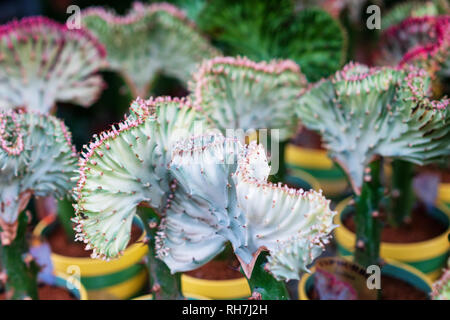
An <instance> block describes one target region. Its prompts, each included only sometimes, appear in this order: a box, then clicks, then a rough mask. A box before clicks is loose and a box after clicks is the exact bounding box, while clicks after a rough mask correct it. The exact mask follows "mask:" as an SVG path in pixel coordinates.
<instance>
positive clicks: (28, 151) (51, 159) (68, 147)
mask: <svg viewBox="0 0 450 320" xmlns="http://www.w3.org/2000/svg"><path fill="white" fill-rule="evenodd" d="M70 139H71V138H70V133H69V132H68V130H67V129H66V127H65V126H64V123H63V122H61V121H60V120H58V119H56V118H55V117H53V116H44V115H39V114H37V113H33V112H26V113H24V112H15V111H3V112H2V113H1V114H0V140H1V149H0V164H1V165H0V168H1V169H0V171H1V178H0V180H1V183H0V194H1V212H0V221H1V225H2V226H17V217H18V215H19V213H20V211H21V209H24V207H25V206H26V203H27V202H28V199H29V198H30V196H31V195H32V194H33V195H35V196H38V197H42V196H47V195H54V196H57V197H62V196H64V195H65V194H66V192H67V191H68V190H70V189H71V188H72V187H73V186H72V184H71V182H70V177H71V176H73V170H75V168H76V159H77V157H76V152H75V149H74V147H73V146H72V144H71V140H70ZM8 230H10V231H11V232H8ZM14 236H15V228H3V232H2V243H3V244H8V243H10V242H11V240H12V239H14Z"/></svg>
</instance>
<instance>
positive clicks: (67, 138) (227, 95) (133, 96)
mask: <svg viewBox="0 0 450 320" xmlns="http://www.w3.org/2000/svg"><path fill="white" fill-rule="evenodd" d="M177 2H178V3H179V5H180V7H181V8H183V9H184V10H185V11H183V10H182V9H180V8H178V7H176V6H174V5H171V4H168V3H152V4H143V3H139V2H135V3H133V4H132V6H131V8H130V9H129V11H128V12H127V13H126V14H124V15H119V14H117V13H116V12H114V11H113V10H110V9H106V8H103V7H90V8H87V9H84V10H82V11H81V16H80V18H81V19H80V22H81V24H80V26H79V28H75V29H72V28H69V27H67V26H66V25H64V24H60V23H58V22H55V21H53V20H50V19H48V18H44V17H30V18H23V19H22V20H14V21H12V22H9V23H7V24H5V25H3V26H0V173H1V176H0V180H1V181H0V239H1V245H0V270H1V271H0V299H47V298H49V299H55V298H62V299H130V298H136V299H186V298H191V299H246V298H249V299H274V300H286V299H290V298H292V297H293V295H292V292H290V290H288V286H287V283H292V282H293V281H298V296H299V298H300V299H339V300H355V299H399V298H400V299H430V298H433V299H448V298H449V297H448V285H449V282H448V281H449V274H448V273H449V271H448V254H449V240H448V237H449V234H450V221H449V219H450V213H449V210H448V206H447V205H450V200H449V199H450V196H449V192H448V191H449V190H450V188H449V187H448V184H449V183H450V180H449V181H447V180H448V179H449V175H448V168H449V159H450V148H449V145H450V144H449V142H450V126H449V121H450V111H449V107H450V106H449V104H450V101H449V100H448V99H447V97H446V94H447V93H448V92H449V91H448V87H447V86H448V76H449V75H448V54H449V52H450V51H449V43H450V38H449V34H450V33H449V32H448V31H450V30H449V29H450V23H449V21H450V20H449V16H448V15H446V14H448V7H447V6H445V4H443V3H441V2H440V1H430V2H428V3H427V4H411V5H410V4H403V5H400V6H398V7H395V8H394V9H393V10H392V11H391V12H390V13H389V14H388V15H387V17H386V21H384V22H383V30H382V31H381V33H380V38H379V40H378V42H377V44H378V47H377V50H374V51H373V52H370V55H369V56H367V57H365V59H364V60H365V61H366V62H367V64H368V65H366V64H363V63H358V62H350V63H347V64H345V65H344V63H345V61H347V60H348V59H347V57H348V56H350V57H351V56H352V54H351V52H352V50H354V47H355V46H356V47H358V45H360V44H355V43H352V41H353V42H354V41H355V39H357V38H358V36H360V35H358V36H355V32H356V31H355V30H356V27H355V26H356V25H357V23H358V20H359V19H361V17H360V16H359V13H360V12H356V11H357V10H356V9H357V8H356V7H357V6H355V8H352V9H355V12H353V14H352V16H351V19H350V20H351V22H349V21H343V19H341V18H342V12H341V10H343V9H344V8H346V10H349V9H350V8H349V5H348V4H347V2H345V1H343V2H342V3H340V6H339V7H338V8H337V7H336V8H335V9H336V10H334V9H333V10H329V11H330V13H328V12H326V11H325V10H323V9H322V8H320V7H318V5H322V6H325V7H327V8H328V5H327V3H328V2H327V1H321V2H318V3H317V5H311V4H308V3H307V2H305V3H304V4H302V5H301V6H299V7H295V6H294V4H293V2H292V1H288V0H286V1H284V0H283V1H264V2H261V1H253V0H251V1H248V2H244V3H241V2H239V1H222V0H216V1H211V2H208V1H205V2H203V1H198V2H196V5H193V4H191V3H190V2H187V1H186V2H185V1H177ZM358 8H359V9H361V8H360V7H358ZM328 9H329V8H328ZM194 21H195V22H194ZM348 24H350V27H348ZM344 25H345V27H344ZM349 30H350V32H349V34H347V32H348V31H349ZM205 34H207V35H208V36H209V38H208V37H207V36H205ZM244 40H245V41H244ZM366 49H367V48H366ZM366 51H367V50H366ZM358 55H362V53H357V54H356V55H354V56H355V57H358ZM361 60H362V59H361ZM369 64H373V66H372V65H369ZM343 65H344V66H343ZM105 71H107V72H114V73H116V74H117V75H119V76H120V77H121V78H122V79H123V80H124V83H125V85H126V91H127V95H126V96H127V98H126V99H128V100H129V107H128V105H126V106H121V107H126V111H125V112H124V113H125V115H124V116H123V117H122V120H121V121H119V122H117V123H115V124H111V123H104V124H102V125H101V126H102V127H108V128H109V129H107V130H103V131H100V132H99V131H97V132H96V133H94V134H93V135H92V138H91V140H90V141H89V142H84V144H83V146H82V148H80V150H79V151H78V152H77V150H76V146H75V145H74V144H73V143H72V134H71V132H70V129H69V128H70V127H71V126H76V125H77V124H76V122H74V121H72V119H70V118H69V119H66V122H67V123H68V125H69V128H68V127H66V126H65V124H64V121H63V120H61V119H59V118H58V117H57V115H59V113H58V111H59V109H60V108H57V105H61V104H64V103H69V104H73V105H80V106H83V107H89V106H92V105H93V104H94V103H95V102H96V101H101V99H102V97H101V96H102V92H103V89H105V87H106V86H107V81H105V79H106V78H104V77H103V76H102V75H104V73H103V72H105ZM161 77H167V78H168V79H169V81H170V82H172V83H175V84H176V86H178V87H179V88H182V89H181V91H179V92H185V93H186V94H184V95H185V96H183V97H176V96H177V94H171V95H158V94H157V93H156V92H159V91H160V89H159V88H158V86H159V85H160V84H161V83H162V82H163V81H162V80H161V79H162V78H161ZM182 95H183V94H182ZM148 97H149V98H148ZM100 103H101V102H100ZM117 103H119V102H117ZM111 107H113V106H111ZM285 183H286V184H285ZM308 190H309V191H308ZM331 200H333V201H334V204H332V202H331ZM446 200H447V204H446V203H445V202H446ZM332 208H334V209H332ZM334 210H335V211H334ZM33 226H34V229H33V231H31V230H32V228H33ZM333 235H334V239H333V238H332V237H333ZM331 243H334V244H335V248H333V245H330V244H331ZM325 250H326V251H327V255H328V256H329V255H332V256H334V257H331V258H330V257H328V258H320V257H321V255H322V253H323V252H324V251H325ZM369 270H375V272H376V271H377V270H379V271H380V274H379V277H380V279H379V280H380V281H381V284H377V285H375V286H374V287H373V288H372V287H369V286H368V285H366V281H368V272H369ZM432 281H434V284H432ZM375 282H376V283H377V282H378V280H377V281H375ZM367 283H368V282H367ZM291 291H292V290H291Z"/></svg>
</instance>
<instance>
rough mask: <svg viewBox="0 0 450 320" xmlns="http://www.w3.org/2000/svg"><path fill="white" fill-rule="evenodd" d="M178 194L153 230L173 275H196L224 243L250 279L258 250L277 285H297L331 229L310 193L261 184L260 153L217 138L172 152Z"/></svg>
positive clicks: (328, 215) (321, 202) (320, 201)
mask: <svg viewBox="0 0 450 320" xmlns="http://www.w3.org/2000/svg"><path fill="white" fill-rule="evenodd" d="M170 170H171V172H172V174H173V176H174V177H175V179H176V181H177V184H178V189H177V192H175V195H174V198H173V199H172V201H171V205H170V207H169V208H168V209H167V212H166V218H165V219H164V223H163V224H162V225H161V227H160V230H159V233H158V235H159V239H158V243H157V252H158V255H159V257H160V258H161V259H162V260H163V261H164V262H166V264H167V265H168V266H169V268H170V269H171V270H172V272H177V271H187V270H191V269H195V268H198V267H199V266H201V265H203V264H204V263H206V262H208V261H210V260H211V259H213V258H214V257H215V256H216V255H217V254H218V253H220V252H221V251H222V249H223V248H224V245H225V243H226V242H230V243H231V244H232V246H233V249H234V252H235V254H236V256H237V257H238V259H239V261H240V262H241V266H242V268H243V270H244V272H245V274H246V275H247V276H248V277H250V276H251V273H252V269H253V266H254V264H255V261H256V259H257V257H258V255H259V253H260V252H261V251H263V250H268V251H269V253H270V256H269V257H268V263H267V265H266V269H267V271H269V272H270V273H271V274H272V275H273V276H274V277H275V278H276V279H278V280H288V279H298V277H299V274H300V272H301V271H308V269H307V266H308V265H309V264H310V263H312V261H313V259H314V258H316V257H317V256H318V255H319V254H320V253H321V252H322V251H323V248H324V245H325V244H326V243H328V238H329V233H330V232H331V230H332V229H333V228H334V225H333V223H332V218H333V215H334V212H333V211H331V210H330V208H329V201H328V200H326V199H325V198H324V197H323V196H322V194H321V193H319V192H316V191H309V192H304V191H303V190H295V189H290V188H288V187H287V186H282V185H281V184H272V183H269V182H267V178H268V175H269V172H270V166H269V165H268V162H267V159H266V154H265V150H264V148H263V146H262V145H257V144H256V142H252V143H251V144H250V145H248V146H245V147H244V146H242V145H241V144H240V143H239V142H238V141H237V140H235V139H232V138H225V137H223V136H222V135H206V136H201V137H194V138H189V139H187V140H185V141H182V142H180V143H179V145H178V146H177V147H176V148H175V150H174V156H173V159H172V162H171V165H170Z"/></svg>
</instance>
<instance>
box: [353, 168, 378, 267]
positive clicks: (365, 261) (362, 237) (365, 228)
mask: <svg viewBox="0 0 450 320" xmlns="http://www.w3.org/2000/svg"><path fill="white" fill-rule="evenodd" d="M380 163H381V161H380V160H376V161H373V162H372V163H370V165H369V166H368V167H367V169H366V170H365V173H364V183H363V186H362V188H361V194H360V195H359V196H357V197H356V200H355V206H356V215H355V223H356V245H355V247H356V248H355V261H356V262H357V263H358V264H360V265H361V266H363V267H365V268H366V267H368V266H370V265H375V264H379V254H380V241H381V228H382V224H381V221H380V219H379V218H380V211H379V202H380V200H381V197H382V195H383V189H382V188H381V184H380Z"/></svg>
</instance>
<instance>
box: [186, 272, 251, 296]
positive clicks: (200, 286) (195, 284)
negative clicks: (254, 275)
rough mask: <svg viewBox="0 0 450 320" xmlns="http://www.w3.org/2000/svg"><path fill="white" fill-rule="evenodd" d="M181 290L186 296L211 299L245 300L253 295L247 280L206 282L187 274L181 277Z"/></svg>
mask: <svg viewBox="0 0 450 320" xmlns="http://www.w3.org/2000/svg"><path fill="white" fill-rule="evenodd" d="M181 290H182V292H183V295H184V296H186V297H187V296H191V295H197V296H202V297H207V298H209V299H214V300H221V299H226V300H230V299H244V298H248V297H249V296H250V295H251V291H250V287H249V286H248V282H247V279H245V278H244V277H242V278H238V279H230V280H205V279H198V278H194V277H191V276H188V275H186V274H183V275H181Z"/></svg>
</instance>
